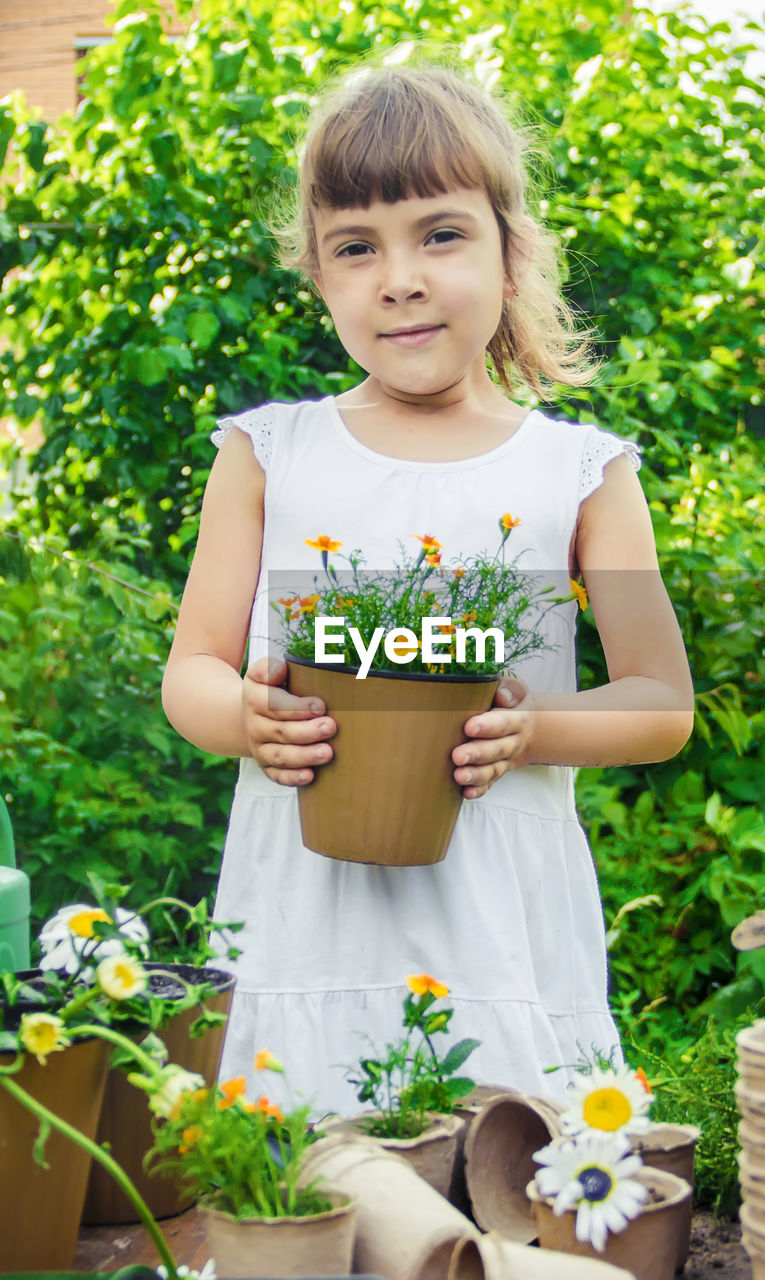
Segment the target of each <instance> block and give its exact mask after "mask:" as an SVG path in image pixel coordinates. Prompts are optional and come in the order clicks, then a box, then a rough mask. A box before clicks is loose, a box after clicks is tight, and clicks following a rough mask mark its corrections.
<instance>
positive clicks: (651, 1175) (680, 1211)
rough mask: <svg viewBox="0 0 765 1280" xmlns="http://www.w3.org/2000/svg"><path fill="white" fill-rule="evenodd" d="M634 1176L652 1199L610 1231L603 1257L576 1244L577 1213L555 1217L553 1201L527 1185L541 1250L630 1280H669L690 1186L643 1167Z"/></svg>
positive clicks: (584, 1245)
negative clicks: (600, 1265)
mask: <svg viewBox="0 0 765 1280" xmlns="http://www.w3.org/2000/svg"><path fill="white" fill-rule="evenodd" d="M634 1177H635V1180H636V1181H637V1182H642V1183H643V1184H644V1185H645V1186H647V1187H648V1189H649V1192H650V1197H651V1198H650V1199H649V1200H648V1201H646V1203H645V1204H644V1206H643V1209H642V1211H641V1213H640V1215H639V1216H638V1217H637V1218H633V1219H632V1221H631V1222H628V1223H627V1226H626V1227H625V1228H624V1230H623V1231H618V1232H616V1233H612V1232H609V1234H608V1237H607V1239H606V1246H605V1249H604V1250H603V1252H602V1253H598V1252H597V1251H596V1250H595V1249H594V1248H593V1247H592V1245H590V1244H583V1243H581V1242H580V1241H579V1240H577V1238H576V1209H569V1210H567V1211H566V1212H565V1213H562V1214H560V1215H559V1216H556V1215H555V1214H554V1213H553V1209H552V1205H553V1201H552V1200H550V1199H546V1198H544V1197H543V1196H541V1195H540V1194H539V1192H538V1191H537V1189H536V1187H535V1186H534V1184H533V1182H532V1183H529V1186H528V1188H527V1192H528V1195H529V1199H530V1200H531V1203H532V1208H533V1212H534V1219H535V1222H536V1224H537V1234H538V1237H539V1243H540V1245H541V1247H542V1248H543V1249H557V1250H559V1251H560V1252H562V1253H573V1254H577V1255H579V1256H580V1257H585V1258H593V1259H595V1260H596V1261H603V1262H610V1263H613V1265H614V1266H616V1267H623V1268H624V1269H625V1270H626V1271H631V1272H632V1274H633V1275H634V1277H635V1280H673V1277H674V1274H675V1266H676V1259H677V1254H678V1241H679V1238H680V1237H681V1235H682V1232H683V1231H684V1229H685V1211H686V1205H687V1203H688V1201H689V1200H690V1198H691V1188H690V1186H689V1184H688V1183H687V1182H686V1181H685V1179H684V1178H678V1177H677V1176H676V1175H675V1174H673V1173H664V1172H663V1171H662V1170H659V1169H651V1168H649V1167H648V1166H644V1167H643V1168H642V1169H641V1170H640V1171H639V1172H638V1173H637V1174H635V1175H634Z"/></svg>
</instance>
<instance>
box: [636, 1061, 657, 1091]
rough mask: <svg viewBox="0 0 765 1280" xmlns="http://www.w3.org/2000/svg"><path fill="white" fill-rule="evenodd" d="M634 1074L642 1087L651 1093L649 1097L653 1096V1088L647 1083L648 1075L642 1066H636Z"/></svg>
mask: <svg viewBox="0 0 765 1280" xmlns="http://www.w3.org/2000/svg"><path fill="white" fill-rule="evenodd" d="M635 1075H636V1076H637V1078H638V1080H639V1081H640V1083H641V1084H642V1086H643V1088H644V1089H645V1091H646V1093H649V1094H650V1095H651V1097H653V1089H652V1088H651V1086H650V1084H649V1083H648V1076H647V1075H646V1073H645V1071H644V1070H643V1068H642V1067H638V1069H637V1071H636V1072H635Z"/></svg>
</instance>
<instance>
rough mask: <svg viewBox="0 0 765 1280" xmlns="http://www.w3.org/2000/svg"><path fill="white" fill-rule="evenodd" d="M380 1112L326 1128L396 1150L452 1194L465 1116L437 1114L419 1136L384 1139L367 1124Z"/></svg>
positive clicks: (423, 1175)
mask: <svg viewBox="0 0 765 1280" xmlns="http://www.w3.org/2000/svg"><path fill="white" fill-rule="evenodd" d="M379 1114H380V1113H379V1112H367V1113H366V1115H365V1116H358V1117H356V1118H355V1119H353V1120H337V1121H330V1122H329V1124H325V1125H324V1126H323V1129H324V1131H325V1132H329V1133H333V1132H336V1133H341V1134H346V1135H347V1136H355V1137H360V1138H365V1139H366V1140H367V1141H369V1142H374V1143H379V1144H380V1146H381V1147H383V1148H384V1149H385V1150H386V1151H392V1152H393V1154H394V1155H397V1156H401V1157H402V1159H404V1160H406V1162H407V1164H410V1165H411V1166H412V1168H413V1169H414V1171H415V1173H417V1174H419V1176H420V1177H421V1178H424V1179H425V1181H426V1182H429V1183H430V1185H431V1187H433V1188H435V1190H436V1191H437V1192H438V1194H439V1195H442V1196H446V1195H448V1193H449V1186H450V1184H451V1180H452V1169H453V1168H454V1157H455V1153H456V1150H457V1140H458V1138H459V1136H460V1134H461V1132H462V1128H463V1121H462V1119H461V1118H460V1117H459V1116H455V1115H451V1116H443V1115H436V1114H435V1113H434V1114H432V1115H431V1117H430V1121H429V1123H428V1126H427V1128H426V1129H424V1130H423V1132H422V1133H420V1134H418V1135H417V1137H416V1138H382V1137H377V1136H376V1135H375V1134H371V1133H367V1131H366V1129H365V1128H364V1123H363V1122H364V1120H365V1119H369V1118H371V1117H372V1116H375V1115H379Z"/></svg>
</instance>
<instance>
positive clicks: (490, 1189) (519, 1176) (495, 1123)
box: [465, 1094, 557, 1244]
mask: <svg viewBox="0 0 765 1280" xmlns="http://www.w3.org/2000/svg"><path fill="white" fill-rule="evenodd" d="M556 1135H557V1129H556V1126H555V1122H554V1119H553V1113H552V1112H551V1111H550V1110H548V1109H547V1108H544V1109H542V1108H540V1107H539V1106H537V1105H536V1103H535V1102H534V1101H532V1099H531V1098H528V1097H526V1096H525V1095H523V1094H516V1095H507V1096H505V1097H499V1098H494V1099H493V1101H491V1102H488V1103H487V1104H486V1106H485V1107H483V1108H482V1109H481V1111H480V1112H479V1113H478V1115H477V1116H475V1118H474V1119H473V1120H472V1121H471V1123H470V1127H469V1129H468V1133H467V1137H466V1139H465V1181H466V1183H467V1190H468V1195H469V1197H470V1203H471V1205H472V1208H473V1217H474V1218H475V1220H476V1222H477V1223H478V1225H479V1227H482V1228H483V1230H484V1231H498V1232H500V1234H501V1235H504V1236H507V1237H508V1238H509V1239H510V1240H515V1241H517V1242H518V1243H520V1244H528V1242H529V1241H530V1240H533V1239H534V1237H535V1235H536V1226H535V1225H534V1217H533V1214H532V1212H531V1205H530V1204H529V1201H528V1197H527V1195H526V1184H527V1183H528V1182H530V1180H531V1179H532V1178H533V1177H534V1174H535V1173H536V1171H537V1166H536V1165H535V1163H534V1160H533V1156H534V1153H535V1152H536V1151H540V1150H541V1148H542V1147H546V1146H547V1144H548V1142H550V1141H551V1140H552V1139H553V1138H554V1137H556Z"/></svg>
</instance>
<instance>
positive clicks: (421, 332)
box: [163, 67, 692, 1113]
mask: <svg viewBox="0 0 765 1280" xmlns="http://www.w3.org/2000/svg"><path fill="white" fill-rule="evenodd" d="M524 192H525V182H524V172H523V167H522V145H521V139H520V137H519V136H518V135H517V134H516V133H515V132H514V130H513V129H512V128H511V127H510V126H509V124H508V123H507V122H506V120H505V118H504V116H503V114H502V113H501V111H500V110H499V108H498V107H497V105H496V104H495V103H494V102H493V100H492V99H490V98H489V97H488V96H487V95H485V94H484V93H483V92H482V91H481V90H479V89H477V88H474V87H473V86H472V85H471V84H470V83H469V82H468V81H467V80H465V79H463V78H462V77H461V76H459V75H457V74H456V73H453V72H450V71H447V70H445V69H442V68H436V67H425V68H419V69H407V68H405V67H404V68H401V67H397V68H395V69H388V68H382V69H377V70H373V69H366V70H365V71H363V72H362V73H359V74H356V75H353V76H351V77H349V78H348V79H347V80H346V81H345V82H343V83H342V84H341V85H340V87H339V88H338V89H336V91H335V92H334V94H333V95H332V96H331V97H329V98H328V99H327V100H325V102H324V104H323V106H322V107H321V108H320V110H319V111H318V113H317V115H316V117H315V119H314V121H313V123H312V125H311V127H310V129H309V133H308V138H307V142H306V146H305V151H304V156H303V160H302V165H301V175H300V198H301V208H300V213H299V216H298V217H297V218H296V220H295V225H294V227H293V228H292V244H291V247H290V248H289V249H288V251H287V254H286V256H285V261H286V262H287V264H288V265H295V264H298V265H299V266H300V268H301V269H302V270H303V272H304V273H305V275H306V276H307V278H308V279H310V280H311V281H312V282H313V283H314V285H315V286H316V288H317V289H318V291H319V292H320V294H321V296H322V298H323V300H324V302H325V304H326V306H327V309H328V311H329V313H330V315H331V317H332V320H333V322H334V324H335V328H336V330H337V333H338V336H339V338H340V340H341V342H342V343H343V346H344V347H345V349H346V351H347V352H348V353H349V355H350V356H352V357H353V358H354V360H355V361H356V362H357V363H358V364H359V365H360V366H361V368H362V369H364V370H365V371H366V373H367V377H366V378H365V379H364V380H363V381H362V382H360V384H359V385H358V386H356V387H354V388H353V389H352V390H351V391H347V392H344V393H343V394H342V395H339V396H337V397H334V398H333V397H327V398H326V399H323V400H320V401H318V402H313V401H310V402H303V403H299V404H270V405H265V406H263V407H261V408H256V409H250V410H247V411H246V412H244V413H241V414H239V415H237V416H235V417H232V418H225V419H223V421H222V422H221V424H220V430H219V431H218V432H217V433H216V435H215V436H214V440H215V443H216V444H217V445H218V446H219V453H218V455H217V458H216V460H215V464H214V466H213V468H212V472H211V475H210V479H209V483H208V486H207V491H206V494H205V499H204V504H203V508H202V519H201V525H200V533H199V543H198V546H197V551H196V555H195V558H194V562H193V565H192V568H191V572H190V574H189V580H188V584H187V587H186V591H185V594H184V598H183V604H182V607H181V612H180V617H179V621H178V630H177V633H176V636H175V640H174V643H173V647H172V652H171V654H170V659H169V662H168V666H167V672H166V676H165V680H164V686H163V698H164V705H165V709H166V712H167V715H168V717H169V718H170V720H171V721H172V723H173V724H174V725H175V727H176V728H177V729H178V731H179V732H180V733H181V734H183V735H184V737H186V738H188V739H189V741H191V742H193V743H195V744H196V745H197V746H199V747H201V748H202V749H203V750H205V751H210V752H214V753H215V754H218V755H231V756H240V757H242V760H241V768H240V775H239V782H238V785H237V788H236V794H235V798H234V805H233V809H232V813H231V820H230V825H229V831H228V838H227V842H226V850H225V854H224V859H223V869H222V873H221V879H220V885H219V891H218V901H217V906H216V913H217V914H218V916H219V918H222V919H242V918H244V919H245V921H246V925H245V929H244V932H243V934H242V935H240V936H241V939H242V941H241V946H242V948H243V954H242V956H241V958H240V960H239V961H238V963H237V966H236V969H237V976H238V984H237V990H236V995H235V997H234V1006H233V1011H232V1016H231V1020H230V1024H229V1031H228V1036H227V1041H226V1049H225V1056H224V1062H223V1067H222V1070H223V1072H224V1074H226V1075H232V1074H239V1073H241V1074H244V1075H245V1076H247V1077H248V1079H249V1080H250V1083H252V1067H253V1054H254V1051H255V1050H256V1049H258V1048H262V1047H264V1046H265V1047H268V1048H269V1049H271V1050H272V1051H273V1052H275V1053H276V1054H277V1055H279V1056H282V1057H284V1058H285V1060H286V1062H287V1064H288V1070H289V1074H290V1079H291V1083H292V1085H293V1086H297V1088H298V1089H299V1090H301V1091H302V1093H303V1094H304V1095H305V1097H306V1098H307V1099H309V1100H311V1101H312V1102H313V1103H314V1104H315V1105H316V1107H317V1108H318V1109H320V1110H325V1109H328V1108H331V1109H335V1110H339V1111H342V1112H345V1113H348V1112H350V1111H353V1110H354V1109H357V1103H356V1101H355V1097H354V1093H353V1090H352V1088H351V1086H350V1085H349V1084H348V1083H347V1082H346V1081H345V1074H344V1071H345V1068H347V1067H349V1066H351V1065H352V1064H353V1063H354V1062H355V1061H358V1059H359V1057H360V1056H362V1055H364V1054H365V1052H366V1051H367V1049H368V1040H367V1039H366V1037H368V1038H371V1040H372V1041H373V1042H374V1043H375V1044H376V1045H384V1043H385V1042H386V1040H390V1039H395V1038H397V1035H398V1034H399V1032H400V1024H401V1002H402V997H403V994H404V982H405V978H406V976H407V975H408V974H412V973H420V972H423V971H424V972H428V973H431V974H433V975H435V976H436V977H437V978H438V979H439V980H441V981H443V982H445V983H447V984H448V986H449V987H450V1003H451V1004H452V1005H453V1006H454V1008H455V1015H454V1019H453V1022H452V1029H453V1031H454V1034H455V1038H458V1037H461V1036H466V1035H469V1036H474V1037H476V1038H477V1039H479V1040H480V1041H481V1047H480V1049H478V1050H477V1051H476V1052H475V1054H474V1056H473V1057H472V1058H471V1060H470V1063H469V1067H470V1070H471V1073H472V1074H473V1075H474V1077H475V1078H476V1079H479V1080H490V1081H492V1082H497V1083H503V1084H506V1085H512V1086H515V1087H517V1088H519V1089H522V1090H526V1091H529V1092H531V1093H550V1092H552V1091H556V1090H558V1091H560V1090H561V1089H563V1088H564V1087H565V1084H566V1072H565V1071H558V1072H555V1073H554V1074H553V1075H545V1074H544V1072H545V1070H546V1068H550V1067H555V1066H560V1065H566V1064H572V1063H574V1062H576V1061H577V1059H578V1058H579V1057H580V1056H581V1050H582V1049H584V1050H586V1051H589V1050H590V1049H591V1047H595V1048H597V1049H598V1050H600V1051H601V1052H603V1053H605V1054H608V1053H609V1052H610V1051H611V1050H612V1049H613V1048H615V1047H616V1049H617V1053H618V1036H617V1033H616V1030H615V1027H614V1024H613V1022H612V1020H611V1017H610V1015H609V1010H608V1002H607V992H606V986H607V975H606V955H605V941H604V929H603V915H602V908H601V904H600V899H599V894H598V887H597V881H596V877H595V872H594V869H593V865H592V859H591V855H590V852H589V849H588V847H587V842H586V839H585V835H584V832H583V831H582V828H581V826H580V825H579V822H578V820H577V816H576V812H575V808H574V793H573V770H572V767H571V766H577V765H605V764H622V763H627V762H639V761H656V760H664V759H666V758H668V757H670V756H672V755H673V754H674V753H675V752H677V751H678V750H679V749H680V748H681V747H682V745H683V743H684V742H685V741H686V740H687V738H688V735H689V733H690V729H691V723H692V686H691V680H690V675H689V671H688V666H687V662H686V658H685V653H684V649H683V645H682V641H681V637H680V633H679V630H678V626H677V623H676V620H675V616H674V613H673V611H672V608H671V605H670V603H669V600H668V598H667V596H666V593H665V591H664V588H663V585H662V582H661V578H660V575H659V572H658V567H657V562H656V554H655V548H654V539H653V533H652V529H651V522H650V518H649V514H648V510H647V506H646V503H645V500H644V498H643V495H642V492H641V489H640V485H639V482H638V480H637V476H636V470H637V467H638V466H639V460H638V454H637V449H636V447H635V446H634V445H633V444H632V443H630V442H629V441H625V440H620V439H618V438H617V437H615V436H613V435H611V434H610V433H608V432H604V431H601V430H598V429H596V428H594V427H590V426H586V425H577V424H574V423H571V422H564V421H557V420H555V419H552V418H548V417H546V416H544V415H543V414H542V413H541V412H539V411H538V410H536V409H534V410H532V411H531V412H529V411H528V410H527V409H525V408H522V407H521V406H520V405H519V404H517V403H515V402H514V401H513V400H512V399H511V398H509V396H508V394H507V393H508V392H509V391H510V390H511V389H512V388H513V387H514V386H515V387H517V386H518V384H519V383H520V382H523V383H526V384H527V385H529V386H531V387H532V388H533V389H534V390H535V391H537V392H538V393H540V392H542V389H543V386H544V381H545V380H547V381H548V382H552V381H555V382H560V383H568V384H581V383H583V382H585V381H587V380H588V378H589V377H590V376H591V371H590V370H589V369H588V367H587V365H586V362H585V360H584V357H583V354H582V343H581V340H580V339H579V338H578V337H577V336H576V335H575V334H574V331H573V326H572V323H571V316H570V314H569V312H568V310H567V308H566V307H565V304H564V303H563V302H562V300H561V299H560V297H559V293H558V289H557V286H556V283H555V282H556V275H555V257H554V252H553V251H551V238H550V236H549V233H547V232H546V231H544V230H543V228H542V227H540V226H539V225H537V224H536V223H535V222H534V221H533V219H532V218H531V217H530V216H529V214H528V212H527V211H526V207H525V195H524ZM487 352H488V355H489V357H490V359H491V361H492V363H493V366H494V370H495V372H496V375H497V378H498V379H499V382H500V384H501V386H500V385H497V382H496V381H495V380H493V379H492V377H491V376H490V374H489V372H488V370H487V360H486V356H487ZM504 513H510V514H511V515H512V516H513V518H514V520H518V521H520V523H519V524H518V525H517V527H515V528H514V529H513V532H512V538H513V545H512V549H513V552H514V553H518V552H520V551H521V550H523V551H524V560H523V564H524V567H525V568H527V569H529V568H535V567H536V568H538V569H539V570H540V571H545V570H547V571H549V570H550V569H554V570H560V569H563V570H564V572H565V571H567V572H568V574H569V575H570V576H571V577H574V578H576V577H579V576H580V575H581V577H582V578H583V580H584V583H585V586H586V589H587V591H588V593H589V598H590V603H591V605H592V609H593V613H594V616H595V619H596V622H597V626H598V631H599V634H600V639H601V642H602V645H603V649H604V652H605V656H606V660H607V663H608V672H609V683H608V684H607V685H605V686H603V687H601V688H598V689H593V690H588V691H586V692H577V691H576V678H575V661H574V629H575V614H576V605H575V604H573V603H569V604H567V605H564V606H559V607H558V608H557V609H556V610H554V611H553V612H554V613H555V615H556V618H557V621H556V623H555V626H556V628H557V631H556V636H555V639H556V641H557V645H556V648H555V650H554V651H553V652H552V653H548V654H546V656H545V661H544V662H543V663H539V662H538V661H537V662H534V661H529V663H528V665H527V666H526V667H524V669H523V672H522V674H523V676H524V679H523V680H521V679H518V678H514V679H510V678H507V679H506V680H505V681H504V682H503V684H502V685H501V686H500V690H499V692H498V694H497V697H496V702H495V706H494V707H493V708H492V709H491V710H489V711H488V712H486V713H485V714H483V715H479V716H475V717H473V718H472V719H471V720H469V721H468V722H467V724H466V725H465V741H464V742H463V743H462V744H461V745H460V746H458V747H457V748H456V749H455V750H454V753H453V761H454V777H455V779H456V781H457V782H458V783H459V784H460V786H461V787H462V788H463V793H464V796H465V799H466V801H467V803H466V804H464V805H463V806H462V810H461V813H460V817H459V820H458V823H457V828H456V830H455V834H454V837H453V839H452V842H451V845H450V847H449V851H448V853H447V856H446V858H445V860H444V861H443V862H441V863H439V864H438V865H436V866H433V867H411V868H381V867H375V866H366V865H360V864H355V863H343V862H337V861H335V860H333V859H329V858H323V857H321V856H320V855H318V854H316V853H313V852H311V851H309V850H307V849H306V848H305V847H304V846H303V844H302V842H301V839H300V827H299V820H298V811H297V790H296V788H297V787H300V786H305V785H306V784H308V783H310V782H311V781H312V779H313V778H314V776H315V773H316V771H317V770H318V769H320V768H321V767H322V765H324V764H326V762H327V761H328V760H330V759H331V758H332V736H333V734H334V732H335V727H336V726H335V723H334V721H333V720H332V718H331V716H329V715H328V714H327V709H326V707H325V706H324V705H323V704H322V703H321V702H320V701H319V700H317V699H316V698H297V697H294V696H292V695H291V694H290V693H288V692H287V690H286V689H285V688H284V681H285V673H286V668H285V665H284V663H283V662H281V661H279V660H275V659H274V658H273V657H271V658H269V657H268V656H266V654H267V643H266V642H265V641H263V640H262V639H261V637H264V636H266V635H267V634H268V629H269V628H268V617H269V604H268V573H269V571H273V570H294V571H302V572H303V573H304V572H305V571H313V570H316V569H318V568H319V564H318V563H317V553H316V551H315V550H314V549H313V548H311V547H309V546H308V545H307V541H306V540H307V539H310V540H311V541H313V542H314V543H315V542H316V541H317V538H318V535H325V536H327V537H329V538H331V539H332V540H334V541H337V542H341V543H342V544H343V547H344V549H345V550H346V551H351V550H352V549H354V548H357V547H360V548H362V549H363V551H364V554H365V557H366V562H367V565H369V566H370V567H373V568H375V569H384V568H387V567H390V566H392V565H393V564H394V563H396V562H397V561H398V560H399V559H400V544H401V543H402V542H405V541H407V540H408V539H409V536H410V535H412V534H415V535H421V536H422V535H424V534H426V533H428V534H430V535H432V536H433V537H435V538H437V539H438V541H439V542H440V543H441V544H442V546H443V547H444V548H445V549H447V551H449V552H451V553H453V554H454V556H455V557H456V556H460V557H463V558H464V557H465V556H468V555H472V554H476V553H478V552H481V551H488V552H489V553H493V551H494V550H495V548H496V545H497V520H498V517H499V516H501V515H502V514H504ZM281 580H282V582H283V581H284V576H283V574H282V576H281ZM248 636H249V638H250V650H249V665H248V667H247V670H246V674H245V676H244V677H243V678H242V677H241V675H240V672H241V669H242V662H243V658H244V653H245V648H246V646H247V642H248ZM534 656H536V655H534Z"/></svg>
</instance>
